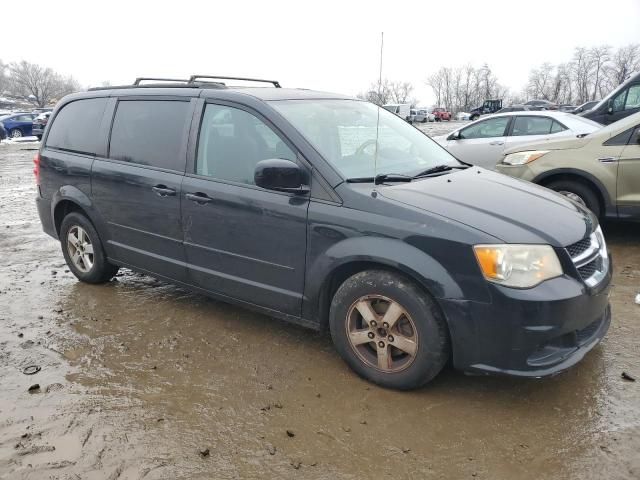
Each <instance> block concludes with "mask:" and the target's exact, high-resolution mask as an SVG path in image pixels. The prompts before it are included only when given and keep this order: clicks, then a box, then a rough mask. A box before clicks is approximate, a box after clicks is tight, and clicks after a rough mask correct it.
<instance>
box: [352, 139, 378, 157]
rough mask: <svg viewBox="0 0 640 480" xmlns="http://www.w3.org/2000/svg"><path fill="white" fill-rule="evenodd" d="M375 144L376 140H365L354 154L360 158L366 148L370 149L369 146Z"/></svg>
mask: <svg viewBox="0 0 640 480" xmlns="http://www.w3.org/2000/svg"><path fill="white" fill-rule="evenodd" d="M376 142H377V140H375V139H373V138H372V139H370V140H367V141H366V142H364V143H363V144H362V145H360V146H359V147H358V149H357V150H356V153H355V154H356V155H358V156H360V155H362V154H364V151H365V150H366V149H367V148H368V147H370V146H371V145H375V144H376Z"/></svg>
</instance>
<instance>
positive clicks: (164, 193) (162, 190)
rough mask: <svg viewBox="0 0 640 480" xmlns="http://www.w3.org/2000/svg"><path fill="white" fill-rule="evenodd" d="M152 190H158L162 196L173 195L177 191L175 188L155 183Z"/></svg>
mask: <svg viewBox="0 0 640 480" xmlns="http://www.w3.org/2000/svg"><path fill="white" fill-rule="evenodd" d="M151 190H153V191H154V192H156V193H157V194H158V195H159V196H160V197H173V196H174V195H175V194H176V191H175V190H174V189H173V188H168V187H167V186H166V185H154V186H153V187H151Z"/></svg>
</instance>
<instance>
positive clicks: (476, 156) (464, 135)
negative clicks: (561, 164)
mask: <svg viewBox="0 0 640 480" xmlns="http://www.w3.org/2000/svg"><path fill="white" fill-rule="evenodd" d="M599 128H602V125H600V124H599V123H596V122H594V121H592V120H588V119H586V118H583V117H579V116H577V115H574V114H572V113H565V112H551V111H546V110H545V111H523V112H508V113H497V114H495V115H491V117H487V118H481V119H480V120H476V121H475V122H473V123H470V124H468V125H465V126H464V127H461V128H459V129H457V130H454V131H453V132H452V133H450V134H449V135H442V136H439V137H433V139H434V140H435V141H436V142H438V143H439V144H440V145H442V146H443V147H444V148H446V149H447V150H448V151H449V152H451V153H452V154H453V155H454V156H455V157H457V158H459V159H460V160H462V161H464V162H467V163H471V164H473V165H478V166H480V167H484V168H488V169H490V170H495V167H496V164H497V163H498V162H499V161H500V160H502V157H503V152H504V151H505V150H506V149H508V148H512V147H515V146H518V145H521V144H524V143H530V142H537V143H539V142H542V141H545V140H552V139H555V138H564V137H576V136H579V135H584V134H587V133H591V132H595V131H596V130H598V129H599Z"/></svg>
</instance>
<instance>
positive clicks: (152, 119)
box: [109, 100, 190, 171]
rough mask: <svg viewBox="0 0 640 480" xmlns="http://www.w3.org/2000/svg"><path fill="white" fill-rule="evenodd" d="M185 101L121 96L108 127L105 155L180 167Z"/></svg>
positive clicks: (174, 167) (186, 104) (119, 158)
mask: <svg viewBox="0 0 640 480" xmlns="http://www.w3.org/2000/svg"><path fill="white" fill-rule="evenodd" d="M189 110H190V109H189V102H181V101H170V100H121V101H120V102H118V107H117V109H116V115H115V118H114V120H113V127H112V129H111V141H110V143H109V158H112V159H114V160H122V161H125V162H131V163H138V164H140V165H149V166H153V167H159V168H166V169H169V170H177V171H184V166H185V156H184V154H181V152H182V142H183V138H184V132H185V126H186V124H187V116H188V114H189Z"/></svg>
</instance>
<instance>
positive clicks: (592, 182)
mask: <svg viewBox="0 0 640 480" xmlns="http://www.w3.org/2000/svg"><path fill="white" fill-rule="evenodd" d="M562 180H565V181H574V182H580V183H581V184H583V185H585V186H586V187H588V188H590V189H591V190H593V192H594V193H595V194H596V197H597V198H598V202H599V203H600V207H601V209H602V212H603V214H604V215H606V216H615V214H616V209H615V204H614V202H613V201H612V200H611V197H610V196H609V194H608V193H607V189H606V188H605V186H604V185H603V184H602V182H601V181H600V180H598V178H596V177H595V176H594V175H591V174H590V173H588V172H584V171H582V170H577V169H573V168H559V169H555V170H550V171H548V172H544V173H541V174H540V175H538V176H537V177H535V178H534V179H533V180H531V181H532V182H533V183H537V184H538V185H542V186H543V187H546V186H547V185H549V184H551V183H552V182H556V181H562Z"/></svg>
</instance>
